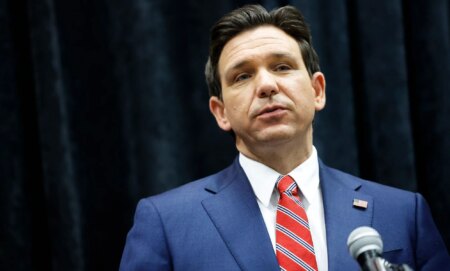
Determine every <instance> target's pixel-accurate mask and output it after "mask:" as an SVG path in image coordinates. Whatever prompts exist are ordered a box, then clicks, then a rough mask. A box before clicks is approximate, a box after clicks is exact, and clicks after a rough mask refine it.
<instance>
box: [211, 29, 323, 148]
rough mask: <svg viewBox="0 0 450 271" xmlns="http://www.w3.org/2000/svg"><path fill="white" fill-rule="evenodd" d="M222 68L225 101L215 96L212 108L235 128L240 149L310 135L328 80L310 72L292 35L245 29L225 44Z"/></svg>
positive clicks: (222, 124)
mask: <svg viewBox="0 0 450 271" xmlns="http://www.w3.org/2000/svg"><path fill="white" fill-rule="evenodd" d="M218 71H219V76H220V81H221V86H222V97H223V99H222V100H219V99H218V98H217V97H212V98H211V99H210V109H211V112H212V113H213V114H214V116H215V117H216V120H217V123H218V125H219V126H220V127H221V128H222V129H223V130H225V131H230V130H233V131H234V133H235V134H236V139H237V141H236V144H237V146H238V149H239V150H240V151H242V150H241V149H242V148H246V149H249V148H252V147H257V146H258V145H261V144H264V145H266V146H270V145H273V144H280V143H283V142H288V141H292V140H296V141H298V142H300V143H301V142H302V140H303V141H304V140H306V138H307V137H308V136H311V134H312V121H313V118H314V113H315V111H316V110H321V109H322V108H323V107H324V106H325V78H324V76H323V74H322V73H320V72H317V73H315V74H314V75H313V76H312V78H311V77H310V76H309V74H308V71H307V69H306V67H305V64H304V62H303V58H302V55H301V53H300V48H299V45H298V43H297V41H296V40H295V39H293V38H292V37H291V36H289V35H287V34H286V33H285V32H283V31H282V30H280V29H278V28H276V27H274V26H260V27H257V28H255V29H251V30H248V31H245V32H242V33H240V34H239V35H237V36H236V37H234V38H232V39H231V40H230V41H229V42H228V43H226V45H225V47H224V48H223V51H222V53H221V55H220V58H219V64H218ZM299 140H300V141H299Z"/></svg>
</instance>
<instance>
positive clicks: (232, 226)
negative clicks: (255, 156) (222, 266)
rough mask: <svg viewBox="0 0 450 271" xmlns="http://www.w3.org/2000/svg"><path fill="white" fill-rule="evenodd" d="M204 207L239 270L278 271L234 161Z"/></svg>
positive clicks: (259, 217)
mask: <svg viewBox="0 0 450 271" xmlns="http://www.w3.org/2000/svg"><path fill="white" fill-rule="evenodd" d="M222 174H223V176H219V179H221V180H220V182H219V183H216V184H215V186H210V187H207V188H206V190H207V191H209V192H211V193H214V194H215V195H214V196H213V197H210V198H208V199H205V200H203V201H202V204H203V207H204V208H205V210H206V212H207V213H208V215H209V217H210V218H211V220H212V222H213V223H214V225H215V227H216V228H217V230H218V232H219V233H220V235H221V237H222V239H223V241H224V242H225V244H226V245H227V247H228V249H229V250H230V252H231V254H232V255H233V257H234V258H235V260H236V262H237V263H238V264H239V266H240V267H241V269H242V270H279V266H278V262H277V260H276V256H275V253H274V251H273V247H272V244H271V241H270V238H269V235H268V232H267V229H266V226H265V224H264V220H263V218H262V215H261V212H260V210H259V207H258V204H257V202H256V197H255V195H254V193H253V190H252V188H251V186H250V183H249V181H248V179H247V177H246V176H245V173H244V171H243V170H242V168H241V167H240V165H239V162H238V160H237V159H236V160H235V162H234V163H233V165H232V166H231V168H230V169H228V170H226V171H225V172H223V173H222Z"/></svg>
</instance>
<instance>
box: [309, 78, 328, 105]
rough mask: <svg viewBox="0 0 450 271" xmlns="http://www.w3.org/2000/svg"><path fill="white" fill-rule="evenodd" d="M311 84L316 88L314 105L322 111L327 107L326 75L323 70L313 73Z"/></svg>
mask: <svg viewBox="0 0 450 271" xmlns="http://www.w3.org/2000/svg"><path fill="white" fill-rule="evenodd" d="M311 84H312V87H313V89H314V95H315V98H314V105H315V108H316V111H320V110H322V109H323V108H324V107H325V103H326V95H325V85H326V83H325V75H323V73H321V72H316V73H314V74H313V76H312V79H311Z"/></svg>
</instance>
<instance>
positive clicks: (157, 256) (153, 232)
mask: <svg viewBox="0 0 450 271" xmlns="http://www.w3.org/2000/svg"><path fill="white" fill-rule="evenodd" d="M170 262H171V261H170V254H169V250H168V248H167V242H166V235H165V232H164V227H163V224H162V221H161V217H160V215H159V213H158V210H157V209H156V207H155V206H154V204H153V203H152V201H151V199H149V198H148V199H143V200H141V201H140V202H139V203H138V206H137V208H136V214H135V218H134V225H133V227H132V228H131V230H130V232H129V233H128V236H127V240H126V244H125V249H124V252H123V255H122V260H121V263H120V269H119V270H120V271H153V270H158V271H165V270H171V269H172V268H171V264H170Z"/></svg>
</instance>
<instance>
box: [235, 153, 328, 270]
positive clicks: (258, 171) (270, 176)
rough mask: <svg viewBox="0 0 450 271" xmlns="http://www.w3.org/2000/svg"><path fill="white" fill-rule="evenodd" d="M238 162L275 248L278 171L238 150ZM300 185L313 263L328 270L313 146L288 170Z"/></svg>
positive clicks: (320, 197) (316, 163) (316, 164)
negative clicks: (311, 244)
mask: <svg viewBox="0 0 450 271" xmlns="http://www.w3.org/2000/svg"><path fill="white" fill-rule="evenodd" d="M239 163H240V164H241V166H242V168H243V169H244V172H245V174H246V175H247V177H248V179H249V181H250V184H251V186H252V188H253V191H254V193H255V195H256V198H257V202H258V206H259V209H260V210H261V214H262V216H263V219H264V223H265V224H266V227H267V231H268V233H269V236H270V240H271V241H272V246H273V249H274V251H276V248H275V246H276V240H275V226H276V215H277V205H278V199H279V197H280V195H279V193H278V190H277V189H276V187H275V183H276V181H277V179H278V177H279V176H280V175H282V174H280V173H278V172H276V171H275V170H273V169H272V168H270V167H268V166H266V165H264V164H261V163H259V162H256V161H254V160H252V159H250V158H248V157H246V156H245V155H243V154H242V153H240V154H239ZM287 175H290V176H291V177H292V178H293V179H294V180H295V182H296V183H297V186H298V187H299V189H300V196H301V198H302V200H303V204H304V206H305V209H306V214H307V216H308V221H309V227H310V230H311V237H312V240H313V244H314V251H315V254H316V260H317V267H318V269H319V270H320V271H327V270H328V258H327V242H326V232H325V218H324V211H323V200H322V192H321V190H320V186H319V182H320V179H319V161H318V157H317V151H316V148H315V147H314V146H313V148H312V154H311V156H310V157H309V158H308V159H307V160H306V161H305V162H303V163H302V164H301V165H299V166H297V167H296V168H295V169H294V170H292V171H291V172H290V173H289V174H287Z"/></svg>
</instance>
